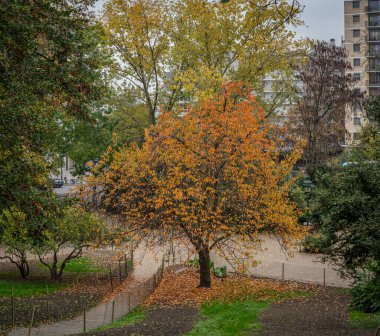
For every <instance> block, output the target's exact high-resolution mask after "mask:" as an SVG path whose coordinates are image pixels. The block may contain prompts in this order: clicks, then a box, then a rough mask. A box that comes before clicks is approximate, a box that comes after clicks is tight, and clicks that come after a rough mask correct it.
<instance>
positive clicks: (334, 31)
mask: <svg viewBox="0 0 380 336" xmlns="http://www.w3.org/2000/svg"><path fill="white" fill-rule="evenodd" d="M299 2H300V3H301V4H302V5H304V6H305V9H304V12H303V14H302V19H303V20H304V21H305V25H306V26H305V27H301V28H299V29H298V30H297V32H298V33H299V35H300V36H301V37H310V38H313V39H318V40H325V41H329V40H330V38H335V41H336V42H337V44H340V41H341V38H342V37H343V35H344V0H299Z"/></svg>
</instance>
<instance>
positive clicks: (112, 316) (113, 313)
mask: <svg viewBox="0 0 380 336" xmlns="http://www.w3.org/2000/svg"><path fill="white" fill-rule="evenodd" d="M114 319H115V301H112V314H111V322H112V323H113V321H114Z"/></svg>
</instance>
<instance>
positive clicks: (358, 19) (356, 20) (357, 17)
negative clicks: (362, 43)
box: [352, 15, 360, 23]
mask: <svg viewBox="0 0 380 336" xmlns="http://www.w3.org/2000/svg"><path fill="white" fill-rule="evenodd" d="M352 22H353V23H359V22H360V15H353V16H352Z"/></svg>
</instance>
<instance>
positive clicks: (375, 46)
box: [369, 44, 380, 57]
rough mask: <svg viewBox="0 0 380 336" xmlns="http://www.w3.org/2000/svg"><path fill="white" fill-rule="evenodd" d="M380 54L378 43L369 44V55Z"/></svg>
mask: <svg viewBox="0 0 380 336" xmlns="http://www.w3.org/2000/svg"><path fill="white" fill-rule="evenodd" d="M379 55H380V44H370V46H369V56H375V57H378V56H379Z"/></svg>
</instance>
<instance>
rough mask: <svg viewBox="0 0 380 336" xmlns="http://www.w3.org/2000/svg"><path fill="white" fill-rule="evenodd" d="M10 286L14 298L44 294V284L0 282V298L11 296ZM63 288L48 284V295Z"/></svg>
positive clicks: (62, 285) (55, 284)
mask: <svg viewBox="0 0 380 336" xmlns="http://www.w3.org/2000/svg"><path fill="white" fill-rule="evenodd" d="M12 285H13V291H14V296H16V297H25V296H33V295H40V294H45V293H46V283H41V282H31V281H9V280H0V297H10V296H11V295H12ZM64 286H65V285H64V284H61V283H49V284H48V290H49V293H53V292H56V291H57V290H59V289H61V288H63V287H64Z"/></svg>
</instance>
